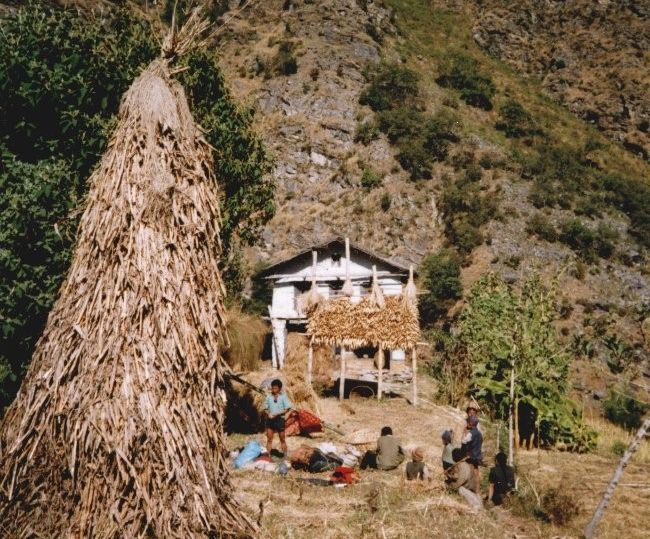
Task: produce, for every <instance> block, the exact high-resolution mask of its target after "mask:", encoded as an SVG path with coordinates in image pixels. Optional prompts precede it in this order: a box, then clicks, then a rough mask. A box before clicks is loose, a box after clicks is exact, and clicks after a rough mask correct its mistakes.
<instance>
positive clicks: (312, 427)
mask: <svg viewBox="0 0 650 539" xmlns="http://www.w3.org/2000/svg"><path fill="white" fill-rule="evenodd" d="M322 430H323V424H322V422H321V420H320V418H319V417H318V416H316V415H314V414H312V413H311V412H309V411H307V410H297V411H293V412H291V413H290V414H289V416H288V417H287V420H286V421H285V423H284V432H285V435H286V436H298V435H299V434H309V433H312V432H321V431H322Z"/></svg>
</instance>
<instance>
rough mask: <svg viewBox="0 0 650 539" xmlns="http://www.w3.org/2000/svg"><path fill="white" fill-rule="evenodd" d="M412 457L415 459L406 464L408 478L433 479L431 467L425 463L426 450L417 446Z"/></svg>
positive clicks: (410, 479)
mask: <svg viewBox="0 0 650 539" xmlns="http://www.w3.org/2000/svg"><path fill="white" fill-rule="evenodd" d="M411 459H413V460H411V462H409V463H407V464H406V479H407V480H408V481H414V480H420V481H425V480H426V481H431V479H432V477H431V474H430V473H429V468H428V467H427V465H426V464H425V463H424V450H423V449H422V448H421V447H416V448H415V449H414V450H413V451H412V452H411Z"/></svg>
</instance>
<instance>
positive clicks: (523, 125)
mask: <svg viewBox="0 0 650 539" xmlns="http://www.w3.org/2000/svg"><path fill="white" fill-rule="evenodd" d="M495 127H496V128H497V129H499V130H500V131H503V132H504V133H505V135H506V137H509V138H520V137H528V136H531V135H534V134H536V133H537V132H538V129H537V125H536V124H535V121H534V120H533V117H532V116H531V115H530V114H529V113H528V112H527V111H526V110H525V109H524V107H523V106H522V105H521V104H520V103H518V102H517V101H515V100H514V99H509V100H508V101H506V102H505V103H504V104H503V106H502V107H501V109H500V110H499V119H498V121H497V123H496V126H495Z"/></svg>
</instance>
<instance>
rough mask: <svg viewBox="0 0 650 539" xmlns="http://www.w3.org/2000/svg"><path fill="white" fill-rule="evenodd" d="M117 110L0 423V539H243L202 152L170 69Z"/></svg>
mask: <svg viewBox="0 0 650 539" xmlns="http://www.w3.org/2000/svg"><path fill="white" fill-rule="evenodd" d="M206 28H207V24H206V23H204V22H203V20H202V19H201V17H200V16H199V14H198V13H196V12H195V13H194V14H192V15H191V16H190V18H189V20H188V22H187V23H186V25H185V26H184V27H183V28H182V29H181V30H180V31H179V32H177V33H176V32H171V33H170V34H169V35H168V36H167V39H166V40H165V42H164V44H163V51H162V55H161V57H160V58H159V59H157V60H155V61H154V62H152V63H151V64H150V65H149V66H148V67H147V68H146V69H145V70H144V71H143V72H142V73H141V75H140V76H139V77H138V78H137V79H136V80H135V81H134V82H133V84H132V85H131V87H130V88H129V90H128V91H127V92H126V94H125V95H124V97H123V100H122V104H121V107H120V112H119V116H118V123H117V127H116V129H115V132H114V134H113V136H112V138H111V141H110V143H109V146H108V149H107V150H106V153H105V155H104V156H103V159H102V161H101V164H100V166H99V167H98V169H97V170H96V171H95V172H94V173H93V175H92V176H91V178H90V180H89V181H90V192H89V195H88V199H87V205H86V209H85V211H84V214H83V217H82V218H81V223H80V227H79V234H78V241H77V246H76V250H75V254H74V259H73V262H72V266H71V268H70V271H69V273H68V276H67V278H66V280H65V282H64V284H63V285H62V287H61V290H60V294H59V298H58V300H57V302H56V304H55V305H54V307H53V309H52V312H51V313H50V315H49V318H48V321H47V324H46V327H45V330H44V332H43V335H42V337H41V339H40V341H39V342H38V344H37V347H36V350H35V352H34V355H33V358H32V363H31V366H30V368H29V371H28V373H27V376H26V378H25V381H24V382H23V385H22V387H21V389H20V392H19V394H18V396H17V398H16V400H15V402H14V403H13V405H12V406H11V407H10V408H9V410H8V411H7V414H6V415H5V417H4V420H3V422H2V424H1V425H0V522H1V523H2V536H3V537H7V538H18V537H20V538H22V537H103V538H121V537H145V536H155V537H167V538H186V537H210V536H213V537H234V536H237V537H242V536H250V535H253V534H254V533H255V529H254V525H253V524H252V523H251V522H250V521H249V520H248V518H247V517H246V516H245V515H244V513H243V512H242V511H241V509H240V508H239V506H238V505H237V504H236V502H235V501H234V500H233V498H232V487H231V485H230V482H229V480H228V474H227V469H226V462H225V459H224V457H223V448H224V435H223V430H222V423H223V413H224V405H225V403H224V394H223V390H222V389H221V386H222V384H223V373H224V370H225V368H226V367H225V365H224V363H223V360H222V359H221V355H220V352H221V350H220V344H219V343H220V340H221V339H222V338H223V332H224V307H223V295H224V289H223V285H222V281H221V277H220V274H219V269H218V262H219V255H220V252H221V247H220V243H219V223H220V217H219V196H218V192H217V188H216V181H215V178H214V177H213V175H212V172H211V169H212V152H211V148H210V147H209V146H208V144H207V142H206V141H205V140H204V138H203V136H202V133H201V131H200V130H199V128H198V127H197V126H196V125H195V124H194V121H193V119H192V116H191V113H190V110H189V107H188V103H187V99H186V97H185V94H184V92H183V89H182V87H181V86H180V85H179V83H178V82H176V81H175V80H174V78H173V69H172V67H171V63H172V61H173V59H174V58H175V57H177V56H178V55H181V54H183V53H184V52H186V51H187V50H189V49H190V48H191V47H192V46H193V44H194V43H196V41H197V40H198V39H199V38H200V35H202V33H203V31H204V30H205V29H206Z"/></svg>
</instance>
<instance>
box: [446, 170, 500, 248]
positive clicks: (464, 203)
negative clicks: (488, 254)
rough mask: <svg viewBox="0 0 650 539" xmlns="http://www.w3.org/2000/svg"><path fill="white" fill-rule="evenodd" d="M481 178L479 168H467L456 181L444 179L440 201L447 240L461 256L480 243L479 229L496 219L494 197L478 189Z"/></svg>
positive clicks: (496, 206)
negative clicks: (444, 216)
mask: <svg viewBox="0 0 650 539" xmlns="http://www.w3.org/2000/svg"><path fill="white" fill-rule="evenodd" d="M481 176H482V172H481V169H480V167H477V166H476V165H470V166H469V167H468V168H467V169H465V172H464V173H463V175H462V176H461V177H460V178H459V179H456V180H453V179H451V178H447V181H446V183H445V186H444V191H443V193H442V197H441V199H440V209H441V210H442V211H443V212H444V214H445V215H446V216H447V219H446V232H447V239H448V240H449V242H450V243H452V244H453V245H454V246H455V247H456V249H458V251H459V253H461V254H463V255H467V254H469V253H470V252H471V251H472V249H474V247H477V246H479V245H480V244H481V243H483V240H484V237H483V233H482V232H481V226H483V225H484V224H485V223H487V222H488V221H490V220H491V219H494V218H495V217H497V216H498V207H499V197H498V194H497V193H496V192H489V191H484V190H483V189H482V187H481V182H480V179H481Z"/></svg>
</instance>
